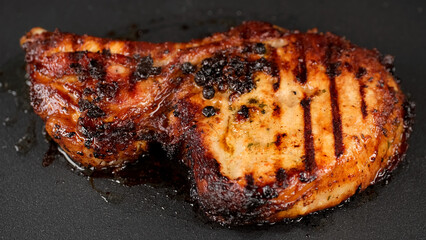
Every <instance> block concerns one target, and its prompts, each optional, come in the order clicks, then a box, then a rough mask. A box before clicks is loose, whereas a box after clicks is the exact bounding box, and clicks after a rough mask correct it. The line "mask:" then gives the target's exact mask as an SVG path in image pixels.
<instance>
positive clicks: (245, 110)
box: [238, 105, 249, 118]
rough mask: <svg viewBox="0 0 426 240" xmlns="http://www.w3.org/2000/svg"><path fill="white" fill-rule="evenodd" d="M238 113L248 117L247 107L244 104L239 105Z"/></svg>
mask: <svg viewBox="0 0 426 240" xmlns="http://www.w3.org/2000/svg"><path fill="white" fill-rule="evenodd" d="M238 114H239V115H241V116H242V117H244V118H248V117H249V108H248V107H247V106H246V105H243V106H241V109H240V110H238Z"/></svg>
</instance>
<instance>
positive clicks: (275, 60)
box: [270, 49, 281, 92]
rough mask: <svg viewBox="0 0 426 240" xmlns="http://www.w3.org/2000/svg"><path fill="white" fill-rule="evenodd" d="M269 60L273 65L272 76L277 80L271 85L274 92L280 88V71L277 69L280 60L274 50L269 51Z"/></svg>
mask: <svg viewBox="0 0 426 240" xmlns="http://www.w3.org/2000/svg"><path fill="white" fill-rule="evenodd" d="M270 58H271V60H270V61H271V62H272V63H273V64H271V70H272V76H273V77H276V78H277V81H276V82H275V83H273V84H272V88H273V89H274V91H275V92H276V91H278V89H279V88H280V84H281V76H280V70H279V68H278V66H279V65H280V62H281V60H280V57H279V56H278V54H277V50H276V49H274V50H273V51H271V57H270Z"/></svg>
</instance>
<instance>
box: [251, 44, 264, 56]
mask: <svg viewBox="0 0 426 240" xmlns="http://www.w3.org/2000/svg"><path fill="white" fill-rule="evenodd" d="M254 52H255V53H257V54H265V53H266V48H265V45H264V44H263V43H256V45H254Z"/></svg>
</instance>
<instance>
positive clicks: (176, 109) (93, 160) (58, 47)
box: [21, 22, 413, 224]
mask: <svg viewBox="0 0 426 240" xmlns="http://www.w3.org/2000/svg"><path fill="white" fill-rule="evenodd" d="M274 39H285V40H286V41H287V40H288V41H289V42H290V43H289V44H290V45H291V46H294V48H295V49H296V52H295V53H294V62H292V61H290V62H282V60H281V59H280V58H279V56H278V53H277V48H276V47H273V46H268V54H266V55H265V58H263V57H262V58H260V57H259V56H258V55H259V54H257V53H252V52H250V51H253V49H254V48H255V47H256V46H255V44H257V43H263V42H268V41H271V40H274ZM21 45H22V47H23V48H24V50H25V51H26V61H27V71H28V73H29V75H30V79H31V81H32V86H31V102H32V106H33V108H34V110H35V112H36V113H37V114H38V115H40V116H41V118H42V119H43V120H44V121H45V122H46V130H47V132H48V134H49V135H51V136H52V137H53V139H54V141H55V142H57V143H58V144H59V145H60V146H61V147H62V148H63V149H64V150H65V151H66V152H67V153H68V154H69V155H70V156H71V157H72V158H73V159H74V160H76V161H78V162H80V163H81V164H82V165H84V166H87V167H90V166H91V167H94V168H96V169H103V168H106V167H110V168H119V167H122V166H123V165H124V164H126V162H128V161H134V160H135V159H137V157H138V156H139V155H140V154H141V153H142V152H144V151H147V144H148V143H149V142H160V143H161V144H163V145H165V146H167V147H166V148H167V149H168V150H169V151H174V152H176V151H177V152H180V153H181V154H180V155H181V156H182V162H183V163H184V164H185V165H187V166H188V167H189V168H190V169H191V176H192V181H193V187H192V191H191V195H192V197H193V198H194V199H196V200H197V201H198V202H199V205H200V208H201V209H202V211H203V212H205V213H206V215H207V216H208V217H209V218H210V219H212V220H214V221H217V222H220V223H223V224H251V223H260V222H274V221H279V220H281V219H283V218H287V217H296V216H300V215H305V214H307V213H309V212H312V211H316V210H320V209H324V208H326V207H330V206H333V205H336V204H338V203H340V202H341V201H343V200H345V199H346V198H348V197H349V196H351V195H352V194H354V193H355V191H356V190H357V189H358V187H359V188H360V189H361V190H363V189H365V188H366V187H367V186H368V185H370V184H372V183H374V182H376V181H377V180H378V179H380V177H381V176H383V175H384V173H387V172H390V171H392V170H393V169H394V168H395V167H396V165H397V164H398V163H399V162H400V161H401V159H402V158H403V156H404V153H405V151H406V148H407V143H406V141H407V138H408V136H409V134H410V132H411V125H412V115H413V114H412V111H411V108H410V106H411V105H410V104H407V103H408V102H407V100H406V99H405V97H404V95H403V94H402V92H401V91H400V89H399V87H398V86H397V84H396V86H397V87H396V88H392V87H391V86H390V85H392V84H393V81H395V79H394V78H393V77H390V76H389V75H390V73H389V66H387V64H385V63H382V62H381V59H382V56H381V55H380V54H379V53H378V52H377V51H375V50H366V49H361V48H359V47H357V46H355V45H353V44H351V43H349V42H348V41H346V40H343V39H342V38H339V37H337V36H335V35H333V34H330V33H327V34H322V33H305V34H301V33H298V32H294V33H292V32H290V31H287V30H283V29H281V28H278V27H275V26H273V25H270V24H266V23H260V22H247V23H244V24H243V25H241V26H238V27H236V28H233V29H231V30H230V31H228V32H225V33H218V34H214V35H212V36H211V37H208V38H205V39H201V40H193V41H191V42H188V43H160V44H153V43H146V42H130V41H114V40H108V39H101V38H94V37H89V36H77V35H74V34H68V33H61V32H59V31H55V32H43V31H41V30H40V29H34V30H32V31H31V32H29V33H28V34H27V35H26V36H24V37H23V38H22V39H21ZM64 49H65V50H64ZM247 51H248V53H247ZM254 51H255V52H256V51H257V50H254ZM259 51H263V49H262V48H260V50H259ZM262 54H263V53H262ZM205 59H210V60H211V61H213V63H214V64H221V63H219V62H220V61H225V62H226V63H223V64H225V67H223V66H222V67H223V68H224V69H228V68H229V69H230V70H229V71H228V72H227V73H226V74H229V75H232V74H234V75H235V74H236V73H234V72H232V67H229V66H230V65H231V64H233V63H232V61H234V60H235V59H237V60H235V62H236V64H240V65H243V67H242V68H243V69H244V71H243V73H241V74H236V75H238V79H237V80H236V83H237V84H236V86H233V85H232V84H233V83H235V82H232V81H228V82H226V81H224V82H225V83H226V84H228V85H226V84H225V85H220V84H221V83H223V82H220V83H215V82H211V83H210V82H208V83H204V82H201V81H199V82H198V83H197V81H196V80H195V78H196V77H197V74H198V72H200V71H201V70H202V66H203V64H202V60H205ZM153 60H155V62H161V63H162V64H161V66H157V65H155V64H153ZM188 62H191V63H190V65H189V66H191V64H193V65H194V68H195V69H196V70H194V71H192V70H190V69H189V70H183V69H182V66H183V64H184V63H188ZM312 62H315V63H316V64H317V65H319V66H322V67H323V68H324V69H325V76H327V78H328V82H329V89H328V91H329V92H330V104H331V106H330V108H331V111H332V134H333V137H334V158H335V160H336V165H335V166H334V169H332V170H330V171H329V172H328V173H323V172H324V171H325V170H327V169H321V167H319V166H318V165H317V160H318V159H316V157H315V156H316V155H315V154H316V153H315V146H314V142H313V141H314V140H313V134H312V121H313V120H312V116H311V99H312V98H314V97H315V96H316V94H318V93H308V92H306V93H303V94H304V96H303V100H302V101H301V102H300V103H299V105H300V107H302V109H303V124H304V127H303V129H302V130H303V139H304V154H305V155H304V164H303V166H301V167H300V168H299V167H298V168H291V169H284V168H281V167H279V166H278V165H277V167H276V168H275V171H274V176H272V177H271V178H269V179H273V180H272V181H270V180H263V181H261V180H259V179H257V178H255V177H254V174H253V173H252V172H246V173H245V175H244V177H243V178H238V179H231V178H230V176H227V175H226V174H224V172H223V169H222V168H223V167H224V166H221V165H220V163H219V162H218V161H217V160H216V159H215V155H214V153H213V152H212V150H211V149H210V147H211V146H209V145H208V144H207V142H208V141H207V136H206V130H207V127H206V126H205V122H204V120H203V119H205V118H206V117H212V116H215V115H220V114H221V112H220V111H221V110H220V109H214V108H213V107H212V106H209V107H210V108H209V109H208V110H209V111H207V112H204V111H203V110H204V108H205V99H202V98H201V96H202V89H201V88H202V87H204V86H205V84H210V85H209V87H213V88H214V89H216V91H217V92H221V93H222V94H229V95H230V96H229V99H228V100H229V102H233V101H235V100H236V99H237V98H238V97H241V96H242V95H244V94H246V93H247V92H250V91H251V90H252V89H253V88H254V87H255V86H254V87H253V86H252V85H247V84H246V83H247V82H248V81H251V80H252V79H251V77H252V74H253V72H263V73H264V74H267V75H269V76H271V77H272V78H273V82H271V84H272V86H271V89H272V90H273V91H274V92H278V91H280V90H281V89H282V88H284V87H285V86H283V85H281V82H282V79H281V75H280V70H285V71H289V72H292V73H293V74H294V76H295V79H294V80H295V82H296V83H297V84H299V85H300V86H302V87H303V86H306V85H307V84H309V81H311V80H310V79H309V73H310V71H320V70H318V69H319V67H318V69H316V68H315V69H314V68H312V66H311V65H308V63H309V64H312ZM256 64H263V65H261V67H259V66H257V65H256ZM116 66H119V67H116ZM253 66H255V67H253ZM114 67H115V68H114ZM111 69H114V70H115V72H112V71H111ZM253 69H254V70H253ZM363 69H364V70H365V71H368V73H365V72H364V70H363ZM187 71H188V72H187ZM195 71H197V72H195ZM342 72H344V73H345V74H352V75H353V77H354V78H356V79H357V80H358V83H359V95H360V102H361V103H360V106H361V107H360V110H359V114H361V115H362V118H363V119H366V118H368V117H372V118H374V126H372V127H374V128H375V129H378V130H377V131H376V132H375V135H374V136H373V137H375V138H377V141H376V142H375V145H372V146H365V148H366V149H368V152H367V153H370V152H374V151H375V152H376V153H377V154H376V155H377V158H380V159H378V160H376V161H372V163H371V164H370V163H369V164H368V167H365V171H366V172H368V173H363V172H356V171H355V170H354V169H356V167H357V163H356V162H355V161H354V160H351V161H349V160H348V158H347V156H345V154H344V153H345V151H346V150H347V149H346V148H345V147H346V146H345V145H344V140H345V138H348V137H352V138H353V141H357V142H361V141H363V140H362V139H361V140H360V139H359V137H358V136H345V135H344V132H343V131H342V109H340V108H339V106H340V104H341V102H342V101H344V99H343V100H342V99H341V97H339V94H340V93H341V92H339V91H340V89H339V87H338V83H337V78H338V77H339V75H340V74H341V73H342ZM370 72H371V74H378V75H379V76H380V77H379V80H377V81H375V82H373V83H371V82H369V78H368V77H369V76H370V75H369V74H370ZM226 74H224V75H220V76H219V77H220V78H222V77H223V78H232V77H234V78H235V76H234V75H232V76H231V77H230V76H229V75H226ZM240 75H241V76H242V77H241V76H240ZM203 77H206V76H205V75H203V76H201V78H203ZM241 79H243V81H242V82H241V81H240V80H241ZM194 81H195V83H194ZM203 81H204V80H203ZM238 81H240V82H238ZM376 82H377V86H372V85H371V84H375V83H376ZM238 84H240V85H241V86H240V85H238ZM251 84H253V83H251ZM197 85H198V86H197ZM219 86H220V87H221V90H219ZM368 86H370V87H371V88H372V89H374V91H375V94H377V95H380V96H382V97H381V98H380V99H378V102H377V106H368V102H367V100H366V99H367V96H366V92H365V91H366V90H365V88H367V87H368ZM222 88H223V89H222ZM144 101H145V102H146V103H143V104H142V103H141V102H144ZM403 102H405V103H404V104H403ZM212 110H213V111H212ZM254 111H258V110H256V109H255V108H248V107H246V106H245V108H244V109H242V110H241V109H240V110H239V111H238V112H237V114H236V117H235V119H236V121H238V122H246V121H249V120H248V119H247V118H248V117H249V115H250V114H252V113H253V112H254ZM282 111H285V109H284V108H283V107H282V106H280V103H274V104H273V109H272V117H273V118H274V119H280V117H281V115H282V114H283V113H282ZM229 121H231V120H230V118H229V119H228V123H229ZM401 135H402V136H403V137H401ZM283 137H285V133H280V134H278V135H277V136H276V139H275V142H274V145H275V147H276V148H277V149H280V148H282V138H283ZM370 137H371V136H370ZM389 140H392V144H389V143H388V146H387V148H385V147H383V145H382V144H383V143H386V142H388V141H389ZM222 145H224V146H226V142H224V143H222ZM383 149H386V150H385V151H384V152H383V151H382V150H383ZM228 150H230V149H228ZM365 160H366V159H360V160H359V161H365ZM363 167H364V166H363ZM350 171H352V172H350ZM348 174H349V175H348ZM351 177H353V178H354V179H350V178H351ZM348 182H353V183H356V184H357V185H356V186H354V187H350V188H348V189H349V190H347V191H345V192H343V193H342V195H340V196H338V197H336V198H335V199H332V200H331V201H330V202H329V203H326V204H317V205H315V204H314V203H317V202H318V201H319V200H318V198H317V197H316V196H319V195H320V194H322V193H323V192H326V191H328V190H329V189H331V190H333V191H334V190H336V189H338V187H340V184H342V185H345V184H346V185H347V184H348ZM336 191H337V190H336ZM319 198H320V197H319ZM311 206H312V207H311ZM304 207H307V208H308V210H304Z"/></svg>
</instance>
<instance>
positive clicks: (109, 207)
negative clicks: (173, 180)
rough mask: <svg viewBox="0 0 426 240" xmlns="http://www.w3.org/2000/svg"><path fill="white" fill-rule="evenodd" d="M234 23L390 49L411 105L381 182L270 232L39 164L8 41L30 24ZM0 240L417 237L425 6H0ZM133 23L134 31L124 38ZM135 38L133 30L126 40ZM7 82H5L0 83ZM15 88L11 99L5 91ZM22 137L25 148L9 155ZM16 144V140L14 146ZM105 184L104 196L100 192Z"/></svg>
mask: <svg viewBox="0 0 426 240" xmlns="http://www.w3.org/2000/svg"><path fill="white" fill-rule="evenodd" d="M244 20H262V21H268V22H271V23H274V24H277V25H279V26H282V27H284V28H289V29H300V30H302V31H305V30H307V29H309V28H313V27H317V28H318V29H319V30H320V31H331V32H334V33H336V34H338V35H341V36H346V37H347V38H348V39H350V40H351V41H352V42H353V43H356V44H358V45H360V46H364V47H367V48H374V47H375V48H378V49H379V50H380V51H381V52H382V53H388V54H392V55H394V56H396V63H395V65H396V73H397V75H398V76H399V77H400V78H401V79H402V88H403V89H404V91H405V92H407V93H409V94H411V96H412V99H413V100H414V101H415V102H416V104H417V110H416V112H417V118H416V123H415V126H414V133H413V135H412V137H411V139H410V145H411V146H410V148H409V150H408V153H407V157H406V160H405V162H404V163H403V164H402V165H400V167H399V168H398V169H397V171H396V172H395V173H394V174H393V176H392V178H391V179H390V181H389V184H387V185H386V186H384V184H379V186H375V187H372V188H370V189H368V190H367V191H366V192H365V193H362V194H360V195H358V196H357V197H355V198H354V199H353V200H352V201H351V202H350V203H347V204H344V206H342V207H339V208H337V209H335V210H331V211H326V212H323V213H320V214H318V215H312V216H309V217H307V218H305V219H302V220H301V221H300V222H295V223H290V224H285V223H281V224H276V225H274V226H270V227H243V228H231V229H229V228H224V227H219V226H216V225H212V224H209V223H206V222H205V221H204V220H203V219H202V218H200V217H199V215H198V214H197V213H196V212H194V211H193V208H192V207H191V205H190V203H188V202H186V201H185V200H184V197H183V196H182V195H181V194H177V193H176V191H174V188H173V187H167V186H165V187H164V186H160V187H158V186H155V185H153V184H145V185H138V186H134V187H126V186H122V185H120V184H118V183H115V182H112V181H109V180H104V179H95V181H94V185H95V189H94V188H92V186H91V184H90V182H89V181H88V180H87V178H85V177H83V176H80V175H78V174H76V173H75V172H73V171H71V170H70V167H69V166H68V165H67V164H66V163H65V161H64V160H63V158H59V159H58V160H57V161H55V162H54V163H53V164H52V165H50V166H49V167H43V166H42V165H41V161H42V158H43V154H44V153H45V151H46V149H47V148H48V144H47V143H46V141H45V140H44V138H43V136H42V134H41V132H42V122H41V120H40V119H39V118H38V117H37V116H35V114H33V113H32V111H31V109H30V108H29V106H28V100H25V99H26V98H25V97H24V96H25V89H24V88H23V86H24V81H25V78H24V73H23V70H22V66H23V63H24V55H23V52H22V50H21V49H20V48H19V45H18V40H19V38H20V36H22V35H23V34H24V33H25V32H26V31H28V30H30V29H31V28H32V27H34V26H40V27H44V28H46V29H48V30H54V29H55V28H59V29H61V30H63V31H68V32H75V33H79V34H84V33H87V34H90V35H95V36H102V37H104V36H116V37H133V38H139V40H146V41H155V42H161V41H187V40H190V39H193V38H200V37H204V36H207V35H208V34H210V33H213V32H216V31H224V30H226V29H227V28H228V27H229V26H234V25H236V24H238V23H241V22H242V21H244ZM0 25H1V33H0V82H1V84H2V85H1V87H0V90H1V91H0V124H2V125H0V163H1V167H0V237H2V238H4V239H13V238H21V239H24V238H25V239H88V238H107V237H108V238H113V239H130V238H137V239H147V238H148V237H149V238H150V239H218V238H223V239H230V238H235V239H301V238H302V239H303V238H313V239H314V238H319V239H348V238H349V239H421V238H423V239H425V238H426V223H425V222H426V220H425V219H426V204H425V201H426V181H425V180H426V169H425V167H426V155H425V149H426V147H425V145H426V138H425V135H426V134H425V124H424V122H425V121H426V115H425V113H426V112H425V111H424V106H425V104H426V94H425V92H426V91H425V90H426V89H425V86H426V83H425V81H426V59H425V58H426V57H425V56H426V46H425V45H426V4H425V3H424V2H421V1H404V2H403V1H374V2H373V1H309V2H307V1H294V2H290V1H264V0H262V1H260V0H258V1H239V2H234V1H230V0H226V1H219V0H215V1H205V2H202V1H195V0H192V1H189V0H188V1H181V2H178V1H161V0H157V1H151V2H146V1H124V0H121V1H92V2H90V3H89V2H88V1H55V2H53V1H41V0H40V1H34V2H33V3H31V4H30V3H29V1H28V3H26V4H24V3H23V2H20V1H5V0H1V2H0ZM136 29H139V30H141V31H139V34H136V33H137V31H135V30H136ZM138 35H139V36H138ZM5 85H7V86H5ZM14 95H17V96H14ZM23 136H27V138H25V139H24V140H27V143H25V144H22V146H28V149H21V153H17V152H16V150H15V144H17V142H18V141H19V139H20V138H21V137H23ZM21 142H22V141H21ZM106 191H109V192H111V194H110V195H109V196H107V197H108V200H109V202H106V201H105V200H104V199H103V197H105V196H106V195H105V194H103V193H102V192H106Z"/></svg>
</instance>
